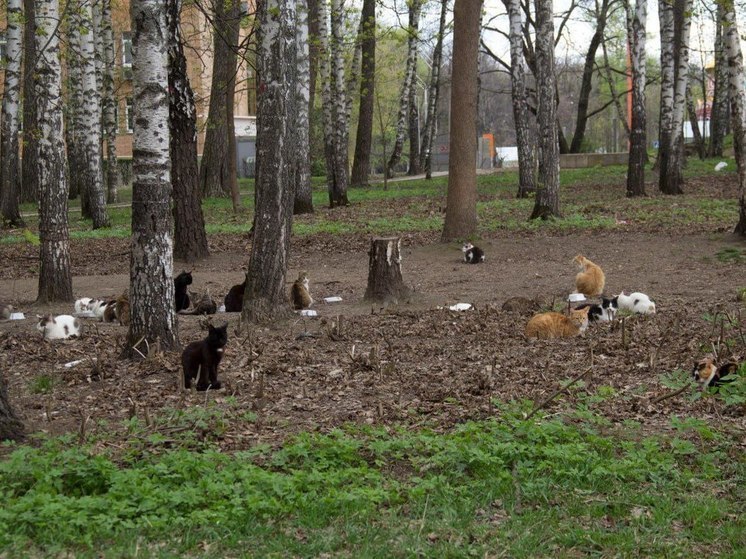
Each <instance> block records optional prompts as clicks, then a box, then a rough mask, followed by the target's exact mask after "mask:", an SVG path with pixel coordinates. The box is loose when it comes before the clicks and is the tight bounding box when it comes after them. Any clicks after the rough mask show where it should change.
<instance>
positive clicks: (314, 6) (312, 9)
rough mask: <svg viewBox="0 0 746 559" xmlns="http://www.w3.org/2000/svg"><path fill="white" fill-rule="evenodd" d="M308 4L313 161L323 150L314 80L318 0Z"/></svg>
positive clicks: (316, 62) (315, 77) (317, 63)
mask: <svg viewBox="0 0 746 559" xmlns="http://www.w3.org/2000/svg"><path fill="white" fill-rule="evenodd" d="M307 2H308V70H309V74H310V76H309V79H308V85H309V92H308V135H309V140H308V142H309V148H308V151H309V157H310V158H311V161H314V160H315V159H317V158H318V157H319V153H318V152H319V147H322V148H323V139H322V136H323V133H322V127H321V126H319V121H320V119H319V117H318V111H316V109H315V104H316V80H317V79H318V72H319V0H307Z"/></svg>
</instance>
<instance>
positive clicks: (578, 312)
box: [526, 307, 588, 338]
mask: <svg viewBox="0 0 746 559" xmlns="http://www.w3.org/2000/svg"><path fill="white" fill-rule="evenodd" d="M587 327H588V307H586V308H584V309H570V316H566V315H564V314H561V313H558V312H545V313H541V314H537V315H534V316H533V317H532V318H531V320H529V321H528V324H526V337H527V338H570V337H572V336H577V335H578V334H580V333H581V332H584V331H585V329H586V328H587Z"/></svg>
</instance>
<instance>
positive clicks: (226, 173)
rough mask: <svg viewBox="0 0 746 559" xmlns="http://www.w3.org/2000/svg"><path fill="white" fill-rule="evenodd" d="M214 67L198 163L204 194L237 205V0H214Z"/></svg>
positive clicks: (238, 7) (238, 12)
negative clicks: (234, 118) (200, 156)
mask: <svg viewBox="0 0 746 559" xmlns="http://www.w3.org/2000/svg"><path fill="white" fill-rule="evenodd" d="M212 6H213V25H214V30H213V68H212V84H211V86H210V108H209V112H208V115H207V124H206V127H207V131H206V133H205V148H204V153H203V154H202V163H201V166H200V170H199V172H200V178H199V181H200V190H201V192H202V195H203V196H228V195H231V196H232V198H233V209H234V210H236V209H237V208H238V203H239V200H238V175H237V174H236V132H235V124H234V122H233V100H234V98H235V91H236V62H237V54H236V53H237V50H238V35H239V30H240V23H241V18H240V3H239V1H238V0H213V1H212Z"/></svg>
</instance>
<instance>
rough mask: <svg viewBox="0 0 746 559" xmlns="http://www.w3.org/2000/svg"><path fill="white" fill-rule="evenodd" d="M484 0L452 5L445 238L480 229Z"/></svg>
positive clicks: (450, 238) (452, 237)
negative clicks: (478, 160)
mask: <svg viewBox="0 0 746 559" xmlns="http://www.w3.org/2000/svg"><path fill="white" fill-rule="evenodd" d="M481 12H482V2H481V0H456V2H455V4H454V7H453V71H452V84H453V85H452V89H451V135H450V146H451V153H450V157H449V160H448V194H447V196H446V208H447V209H446V219H445V224H444V226H443V235H442V237H441V239H442V240H443V241H451V240H454V239H463V238H466V237H469V236H471V235H474V233H476V230H477V167H476V157H477V62H478V60H477V59H478V55H479V24H480V21H481Z"/></svg>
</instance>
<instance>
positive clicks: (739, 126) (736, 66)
mask: <svg viewBox="0 0 746 559" xmlns="http://www.w3.org/2000/svg"><path fill="white" fill-rule="evenodd" d="M723 9H724V14H723V33H724V35H725V56H726V58H727V61H728V90H729V91H728V93H729V97H730V101H731V124H732V127H733V148H734V152H735V156H736V165H737V166H738V194H739V219H738V224H737V225H736V228H735V232H736V233H739V234H740V235H746V90H745V89H744V72H743V53H742V52H741V41H740V38H739V34H738V22H737V21H736V12H735V5H734V2H733V0H724V2H723Z"/></svg>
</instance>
